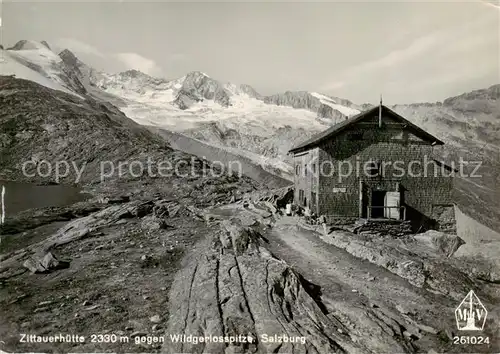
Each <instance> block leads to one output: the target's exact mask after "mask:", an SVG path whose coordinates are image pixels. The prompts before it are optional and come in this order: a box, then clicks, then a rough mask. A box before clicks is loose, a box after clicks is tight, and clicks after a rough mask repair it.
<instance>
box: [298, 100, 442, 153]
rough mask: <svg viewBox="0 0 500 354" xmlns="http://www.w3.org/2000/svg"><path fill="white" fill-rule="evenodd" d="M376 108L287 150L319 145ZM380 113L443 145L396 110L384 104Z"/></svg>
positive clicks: (367, 115)
mask: <svg viewBox="0 0 500 354" xmlns="http://www.w3.org/2000/svg"><path fill="white" fill-rule="evenodd" d="M378 110H379V106H376V107H374V108H372V109H369V110H367V111H364V112H361V113H359V114H357V115H355V116H354V117H351V118H349V119H346V120H344V121H342V122H340V123H337V124H335V125H334V126H332V127H331V128H328V129H327V130H325V131H322V132H321V133H318V134H316V135H314V136H313V137H312V138H310V139H308V140H306V141H304V142H303V143H301V144H299V145H297V146H295V147H294V148H292V149H291V150H290V151H289V153H293V152H299V151H304V150H308V149H311V148H313V147H315V146H317V145H319V144H320V143H322V142H323V141H325V140H327V139H330V138H333V137H335V136H337V135H338V134H339V133H340V132H342V131H344V130H345V129H346V128H347V127H348V126H350V125H351V124H354V123H357V122H359V121H361V120H363V119H364V118H367V117H371V116H372V115H373V114H374V113H378ZM382 114H385V115H387V116H390V117H392V118H394V119H396V120H398V121H400V122H402V123H405V124H407V125H408V126H409V127H410V128H412V129H413V130H414V131H415V132H416V133H417V135H419V136H420V137H421V138H423V139H425V140H427V141H431V142H435V143H436V144H438V145H444V143H443V142H442V141H441V140H439V139H438V138H436V137H435V136H433V135H431V134H429V133H428V132H426V131H425V130H423V129H422V128H420V127H418V126H416V125H415V124H413V123H412V122H410V121H408V120H407V119H405V118H403V117H402V116H400V115H399V114H397V113H396V112H394V111H393V110H392V109H390V108H388V107H386V106H384V105H382Z"/></svg>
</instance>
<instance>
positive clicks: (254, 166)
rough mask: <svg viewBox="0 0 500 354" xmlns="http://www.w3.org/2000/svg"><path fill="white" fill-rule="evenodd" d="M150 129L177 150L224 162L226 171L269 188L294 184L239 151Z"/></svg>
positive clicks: (166, 131)
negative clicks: (248, 178) (241, 175)
mask: <svg viewBox="0 0 500 354" xmlns="http://www.w3.org/2000/svg"><path fill="white" fill-rule="evenodd" d="M149 129H150V130H151V131H152V132H154V133H156V134H159V135H160V136H162V137H163V138H164V139H165V140H166V141H167V142H168V143H169V145H170V146H171V147H172V148H174V149H176V150H180V151H184V152H186V153H189V154H192V155H195V156H198V157H199V158H202V159H206V160H208V161H218V163H222V164H223V165H224V166H225V167H224V169H225V170H226V171H228V170H231V171H233V172H235V173H237V174H239V173H241V174H243V175H245V176H248V177H250V178H252V179H253V180H255V181H259V182H261V183H262V184H263V185H265V186H267V187H268V188H281V187H285V186H288V185H291V184H292V182H291V181H289V180H287V179H285V178H282V177H278V175H277V174H278V173H280V171H276V172H278V173H277V174H272V173H269V172H268V171H266V170H265V169H264V168H262V167H261V166H260V165H259V163H258V162H256V161H252V159H251V158H248V157H245V156H242V155H241V154H238V153H237V152H231V151H227V150H225V149H223V148H221V147H216V146H211V145H209V144H207V143H204V142H202V141H199V140H196V139H193V138H189V137H187V136H185V135H182V134H180V133H174V132H171V131H168V130H165V129H161V128H158V127H149Z"/></svg>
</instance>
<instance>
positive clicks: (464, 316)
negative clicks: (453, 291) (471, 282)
mask: <svg viewBox="0 0 500 354" xmlns="http://www.w3.org/2000/svg"><path fill="white" fill-rule="evenodd" d="M486 316H488V311H487V310H486V308H485V307H484V305H483V304H482V303H481V300H479V298H478V297H477V296H476V294H474V291H472V290H471V291H469V293H468V294H467V296H466V297H465V298H464V299H463V300H462V302H461V303H460V305H458V307H457V308H456V309H455V319H456V321H457V328H458V330H459V331H482V330H483V328H484V324H485V322H486Z"/></svg>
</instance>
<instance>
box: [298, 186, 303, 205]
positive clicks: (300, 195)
mask: <svg viewBox="0 0 500 354" xmlns="http://www.w3.org/2000/svg"><path fill="white" fill-rule="evenodd" d="M303 200H304V191H303V190H302V189H299V202H301V203H302V201H303Z"/></svg>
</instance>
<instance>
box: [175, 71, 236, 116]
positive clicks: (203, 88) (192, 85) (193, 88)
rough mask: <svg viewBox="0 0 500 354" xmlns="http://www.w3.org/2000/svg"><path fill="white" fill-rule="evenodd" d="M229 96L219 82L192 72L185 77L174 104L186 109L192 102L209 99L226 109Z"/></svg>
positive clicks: (200, 73)
mask: <svg viewBox="0 0 500 354" xmlns="http://www.w3.org/2000/svg"><path fill="white" fill-rule="evenodd" d="M229 96H230V94H229V92H227V91H226V90H225V88H224V86H223V85H222V84H221V83H220V82H218V81H217V80H214V79H212V78H210V77H208V76H207V75H205V74H204V73H202V72H199V71H193V72H190V73H189V74H187V75H186V77H185V79H184V82H183V83H182V87H181V88H180V89H179V92H178V93H177V97H176V99H175V100H174V104H175V105H177V106H178V107H179V108H180V109H187V108H189V107H190V106H191V105H192V104H193V103H194V102H200V101H203V100H204V99H209V100H214V101H215V102H217V103H219V104H220V105H221V106H223V107H228V106H229V104H230V98H229Z"/></svg>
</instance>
